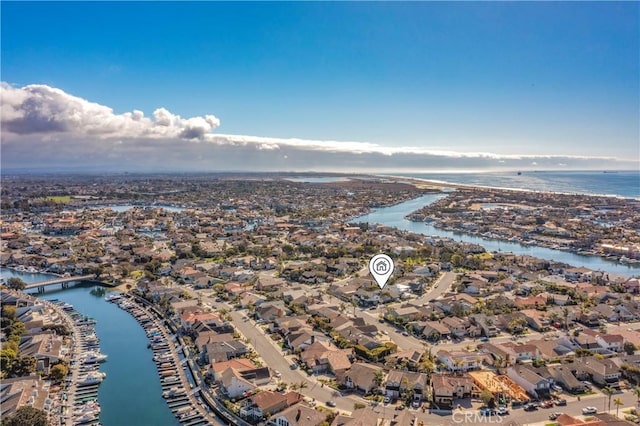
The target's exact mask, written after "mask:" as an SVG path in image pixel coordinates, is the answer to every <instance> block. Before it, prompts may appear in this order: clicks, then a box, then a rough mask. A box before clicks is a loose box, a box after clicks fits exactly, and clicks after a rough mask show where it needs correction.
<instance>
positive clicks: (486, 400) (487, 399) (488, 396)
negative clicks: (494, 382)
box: [480, 389, 495, 407]
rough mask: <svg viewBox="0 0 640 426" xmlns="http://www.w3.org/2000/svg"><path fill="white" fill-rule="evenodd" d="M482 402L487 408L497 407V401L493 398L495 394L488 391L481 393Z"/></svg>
mask: <svg viewBox="0 0 640 426" xmlns="http://www.w3.org/2000/svg"><path fill="white" fill-rule="evenodd" d="M480 400H481V401H482V403H483V404H484V405H486V406H487V407H491V406H492V405H495V399H494V397H493V394H492V393H491V392H489V391H488V390H486V389H485V390H483V391H482V392H481V393H480Z"/></svg>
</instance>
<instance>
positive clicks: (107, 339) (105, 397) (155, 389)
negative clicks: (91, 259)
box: [0, 268, 179, 426]
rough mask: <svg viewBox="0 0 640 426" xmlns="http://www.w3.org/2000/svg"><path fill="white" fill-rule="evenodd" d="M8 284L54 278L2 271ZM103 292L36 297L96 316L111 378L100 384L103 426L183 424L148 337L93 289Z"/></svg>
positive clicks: (78, 289)
mask: <svg viewBox="0 0 640 426" xmlns="http://www.w3.org/2000/svg"><path fill="white" fill-rule="evenodd" d="M0 275H1V276H2V278H4V279H5V280H7V279H8V278H11V277H19V278H21V279H22V280H23V281H25V282H27V283H30V282H38V281H44V280H47V279H51V278H52V276H51V275H48V274H28V273H20V272H17V271H13V270H10V269H5V268H2V269H0ZM97 288H100V287H98V286H95V285H92V284H81V285H78V286H75V287H69V288H68V289H64V290H48V291H47V292H46V293H44V294H39V295H37V296H38V297H41V298H43V299H48V300H50V299H58V300H62V301H64V302H67V303H70V304H72V305H73V306H74V307H75V308H76V310H77V311H78V312H80V313H82V314H84V315H87V316H89V317H91V318H94V319H95V320H96V321H97V323H96V334H97V336H98V338H99V339H100V350H101V352H102V353H104V354H106V355H107V356H108V358H107V362H105V363H103V364H101V367H100V370H101V371H104V372H105V373H107V377H106V378H105V380H104V381H103V382H102V384H101V385H100V388H99V391H98V401H99V402H100V406H101V408H102V410H101V412H100V423H101V424H103V425H105V426H123V425H139V426H146V425H149V426H158V425H160V426H164V425H179V423H178V421H177V419H176V418H175V417H174V416H173V414H172V413H171V410H170V409H169V407H168V406H167V404H166V402H165V400H164V399H163V398H162V388H161V386H160V378H159V376H158V373H157V370H156V366H155V364H154V362H153V359H152V358H153V353H152V352H151V349H148V348H147V344H148V340H147V336H146V334H145V332H144V330H143V329H142V327H140V325H139V324H138V323H137V322H136V320H135V319H134V318H133V317H132V316H131V315H129V314H128V313H127V312H125V311H124V310H122V309H120V308H118V306H116V305H115V304H112V303H109V302H106V301H105V300H104V295H101V296H96V295H94V294H95V293H96V292H95V291H94V294H92V290H94V289H97Z"/></svg>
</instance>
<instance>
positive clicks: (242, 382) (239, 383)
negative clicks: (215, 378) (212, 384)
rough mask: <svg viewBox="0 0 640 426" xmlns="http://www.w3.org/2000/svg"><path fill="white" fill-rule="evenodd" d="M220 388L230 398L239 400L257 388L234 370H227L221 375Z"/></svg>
mask: <svg viewBox="0 0 640 426" xmlns="http://www.w3.org/2000/svg"><path fill="white" fill-rule="evenodd" d="M219 383H220V388H221V389H222V391H223V392H224V393H225V394H226V395H227V396H228V397H229V398H238V397H239V396H242V395H245V394H246V393H248V392H251V391H252V390H253V389H255V388H256V386H255V385H254V384H253V383H251V382H250V381H249V380H247V379H245V378H244V377H242V375H241V374H240V373H239V372H238V371H237V370H236V369H234V368H227V369H226V370H224V371H223V372H222V373H221V374H220V381H219Z"/></svg>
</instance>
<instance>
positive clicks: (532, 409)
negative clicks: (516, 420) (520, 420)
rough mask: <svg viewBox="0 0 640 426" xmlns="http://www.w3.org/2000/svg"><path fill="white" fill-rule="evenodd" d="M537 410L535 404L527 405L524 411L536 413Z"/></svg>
mask: <svg viewBox="0 0 640 426" xmlns="http://www.w3.org/2000/svg"><path fill="white" fill-rule="evenodd" d="M537 409H538V407H536V406H535V404H527V405H525V406H524V411H535V410H537Z"/></svg>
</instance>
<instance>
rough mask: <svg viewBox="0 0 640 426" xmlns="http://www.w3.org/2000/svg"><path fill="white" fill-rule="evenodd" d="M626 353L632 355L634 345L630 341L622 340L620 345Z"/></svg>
mask: <svg viewBox="0 0 640 426" xmlns="http://www.w3.org/2000/svg"><path fill="white" fill-rule="evenodd" d="M622 348H623V349H624V351H625V352H626V354H627V355H633V354H634V353H635V352H636V345H634V344H633V343H631V342H624V346H623V347H622Z"/></svg>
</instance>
